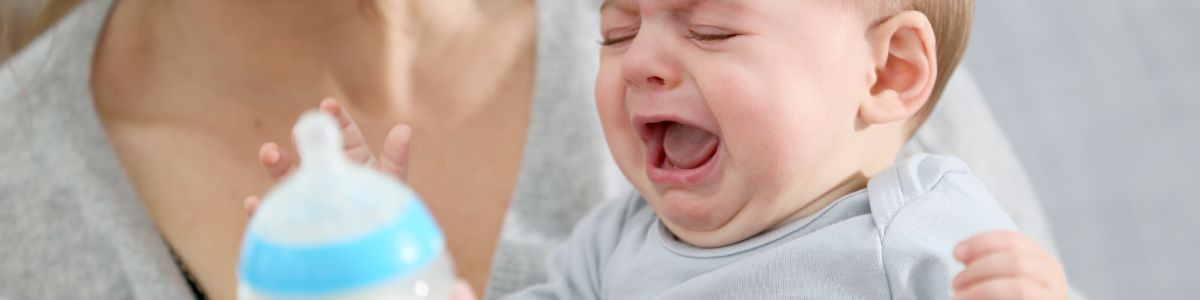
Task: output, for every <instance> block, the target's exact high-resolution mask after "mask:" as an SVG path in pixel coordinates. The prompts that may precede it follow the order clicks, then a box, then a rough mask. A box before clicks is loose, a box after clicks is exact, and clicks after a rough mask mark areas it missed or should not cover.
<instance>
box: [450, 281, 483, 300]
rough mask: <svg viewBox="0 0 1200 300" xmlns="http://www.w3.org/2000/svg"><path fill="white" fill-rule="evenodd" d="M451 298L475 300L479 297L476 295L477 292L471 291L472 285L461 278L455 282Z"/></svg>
mask: <svg viewBox="0 0 1200 300" xmlns="http://www.w3.org/2000/svg"><path fill="white" fill-rule="evenodd" d="M450 299H454V300H475V299H479V297H475V292H474V291H471V286H470V285H467V283H466V282H463V281H461V280H460V281H458V283H455V284H454V292H453V294H451V295H450Z"/></svg>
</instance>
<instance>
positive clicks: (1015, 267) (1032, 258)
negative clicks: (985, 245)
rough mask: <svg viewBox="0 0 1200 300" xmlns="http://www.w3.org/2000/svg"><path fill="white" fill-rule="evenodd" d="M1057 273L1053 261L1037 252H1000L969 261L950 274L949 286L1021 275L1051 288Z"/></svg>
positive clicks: (973, 283)
mask: <svg viewBox="0 0 1200 300" xmlns="http://www.w3.org/2000/svg"><path fill="white" fill-rule="evenodd" d="M1058 276H1060V275H1059V272H1058V267H1057V264H1056V263H1055V262H1054V261H1052V260H1048V259H1046V257H1045V256H1043V255H1042V254H1041V253H1035V252H1011V251H1002V252H995V253H992V254H990V255H987V256H984V257H981V258H979V259H976V260H975V261H972V262H971V264H969V265H967V267H966V268H965V269H963V271H962V273H959V274H958V275H957V276H955V277H954V282H953V286H954V289H955V290H962V289H963V288H966V287H969V286H972V285H975V284H977V283H979V282H983V281H987V280H993V279H999V278H1024V279H1029V280H1030V281H1033V282H1035V283H1037V284H1040V285H1042V287H1045V288H1047V289H1053V288H1054V286H1055V285H1056V284H1055V282H1056V280H1055V279H1056V278H1057V277H1058Z"/></svg>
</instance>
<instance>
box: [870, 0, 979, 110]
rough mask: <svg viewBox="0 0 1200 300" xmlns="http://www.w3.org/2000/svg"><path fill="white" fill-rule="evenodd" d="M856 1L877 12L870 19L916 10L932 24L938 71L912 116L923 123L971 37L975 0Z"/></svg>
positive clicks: (944, 87) (883, 18) (935, 103)
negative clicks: (918, 107)
mask: <svg viewBox="0 0 1200 300" xmlns="http://www.w3.org/2000/svg"><path fill="white" fill-rule="evenodd" d="M855 1H856V2H858V4H859V5H861V6H864V7H869V9H868V11H871V12H874V13H876V14H877V15H876V16H874V19H876V20H879V22H882V21H883V20H886V19H887V18H890V17H892V16H894V15H896V14H898V13H901V12H905V11H918V12H921V13H922V14H925V17H926V18H929V23H931V24H933V34H934V38H935V39H937V63H938V70H937V71H938V75H937V79H936V80H935V81H934V85H933V91H932V93H930V94H929V101H928V102H927V103H926V104H925V107H923V108H921V111H920V112H918V113H917V115H916V116H915V118H914V119H915V120H916V122H917V124H920V123H923V122H924V121H925V118H927V117H929V114H930V113H931V112H932V111H933V108H934V106H936V105H937V102H938V99H940V98H941V97H942V92H943V91H944V90H945V89H946V83H947V82H948V81H950V76H951V75H954V70H955V69H956V68H957V67H958V64H959V62H960V61H962V57H963V53H965V52H966V50H967V41H968V40H969V39H970V37H971V23H972V21H973V19H974V17H975V0H882V1H881V0H855Z"/></svg>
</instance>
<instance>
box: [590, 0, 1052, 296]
mask: <svg viewBox="0 0 1200 300" xmlns="http://www.w3.org/2000/svg"><path fill="white" fill-rule="evenodd" d="M856 7H857V6H855V5H848V4H847V3H842V2H838V1H770V0H743V1H720V0H710V1H705V0H699V1H653V0H612V1H606V2H605V4H604V6H603V9H602V12H601V14H602V18H601V23H602V24H601V27H602V28H601V33H602V35H603V37H604V39H605V42H604V44H605V46H604V49H603V50H602V52H601V65H600V72H599V75H598V76H597V79H596V100H597V106H598V108H599V111H600V116H601V122H602V125H603V126H604V129H605V136H606V138H607V140H608V144H609V146H610V148H611V151H612V153H613V156H614V157H615V159H616V161H617V163H618V165H619V166H620V168H621V170H622V172H623V173H624V174H625V176H626V177H628V178H629V180H630V181H632V182H633V184H634V186H635V187H637V189H638V190H639V191H640V192H641V193H642V195H643V196H644V197H645V198H646V200H647V201H648V203H649V204H650V205H651V206H653V207H654V209H655V211H656V212H657V213H658V214H659V216H660V218H661V220H663V222H664V224H665V225H666V226H667V228H669V229H670V230H671V232H672V233H674V234H675V236H676V237H677V238H679V239H680V240H682V241H684V242H687V243H690V244H693V245H696V246H699V247H720V246H725V245H729V244H732V243H736V242H738V241H741V240H743V239H746V238H748V237H751V236H753V235H754V234H757V233H759V232H762V231H765V230H769V229H771V228H773V227H775V226H779V225H781V224H784V223H787V222H788V221H790V220H794V219H797V218H800V217H803V216H807V215H809V214H811V213H813V212H815V211H818V210H820V209H821V208H823V207H825V206H826V205H828V204H829V203H831V202H832V201H834V200H836V199H837V198H839V197H841V196H843V195H845V194H847V193H849V192H851V191H854V190H857V189H860V188H862V187H864V186H865V183H866V180H867V179H868V178H870V177H871V176H872V175H874V174H876V173H877V172H879V171H880V170H882V169H883V168H885V167H886V166H888V165H890V164H891V162H892V160H893V159H894V158H895V156H896V155H897V153H898V151H899V149H900V147H901V146H902V145H903V143H904V142H905V141H906V140H907V139H908V137H909V134H910V132H911V131H912V130H913V129H914V128H915V126H917V125H918V124H917V121H915V120H914V119H915V118H914V116H915V115H916V114H917V113H918V111H920V110H921V108H922V107H923V106H924V105H925V104H926V102H927V99H928V98H929V95H930V94H931V93H932V89H933V86H934V84H935V80H936V78H937V59H936V51H935V49H936V42H935V40H934V34H933V30H932V28H931V25H930V24H929V20H928V19H927V18H926V17H925V16H924V15H923V14H921V13H919V12H913V11H908V12H901V13H898V14H895V15H893V16H890V17H887V18H885V19H883V20H876V19H872V18H869V16H872V15H873V14H871V13H864V12H863V11H861V10H859V9H856ZM664 120H665V121H671V122H676V123H683V124H685V125H689V126H693V127H696V128H700V129H703V130H705V131H708V132H709V133H710V134H712V135H715V136H716V137H717V138H718V140H719V142H718V146H717V148H718V149H717V150H716V154H715V155H713V158H712V160H711V164H712V165H711V166H708V167H707V168H711V169H713V170H716V171H712V172H708V173H705V172H699V171H697V172H699V173H701V174H709V175H707V176H690V175H689V176H678V178H684V179H682V180H674V181H672V180H663V179H662V178H663V176H661V175H660V174H661V172H659V171H658V170H660V169H670V168H671V167H670V166H666V167H664V166H662V165H661V162H660V161H659V160H657V159H655V153H657V152H658V151H663V150H661V149H660V148H661V147H660V145H659V144H658V142H655V141H656V140H658V139H660V136H661V135H658V134H657V133H655V132H656V130H658V129H655V128H656V127H654V123H653V122H659V121H664ZM664 152H665V151H664ZM701 168H705V167H701ZM689 174H690V173H689ZM668 178H671V177H669V176H668ZM959 249H960V250H961V251H962V253H960V255H958V256H956V257H957V258H958V259H959V260H960V261H962V262H964V264H965V265H966V270H964V271H963V272H962V274H960V275H959V280H957V281H955V286H954V289H955V291H957V292H958V296H959V297H960V298H968V299H977V298H984V299H986V298H994V299H1009V298H1025V299H1062V298H1065V297H1066V296H1065V295H1066V293H1065V290H1066V288H1065V287H1066V279H1065V277H1064V276H1063V275H1062V274H1063V272H1062V268H1061V267H1060V266H1059V265H1058V263H1057V262H1056V261H1055V259H1054V258H1053V257H1052V256H1051V255H1049V254H1047V253H1046V252H1045V251H1044V250H1041V249H1040V248H1039V247H1038V246H1037V245H1036V244H1034V243H1033V242H1032V241H1031V240H1029V239H1028V238H1025V237H1024V236H1022V235H1020V234H1019V233H1012V232H999V233H987V234H982V235H980V236H977V237H975V238H972V239H970V240H967V241H964V242H963V243H962V244H960V245H959ZM962 249H967V250H962Z"/></svg>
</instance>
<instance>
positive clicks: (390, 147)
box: [244, 98, 412, 215]
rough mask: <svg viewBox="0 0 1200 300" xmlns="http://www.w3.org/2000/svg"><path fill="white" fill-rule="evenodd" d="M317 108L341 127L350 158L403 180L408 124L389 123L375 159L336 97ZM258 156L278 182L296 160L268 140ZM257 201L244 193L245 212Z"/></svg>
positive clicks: (253, 206)
mask: <svg viewBox="0 0 1200 300" xmlns="http://www.w3.org/2000/svg"><path fill="white" fill-rule="evenodd" d="M320 110H321V111H322V112H325V113H328V114H330V115H332V116H335V117H336V118H337V120H338V123H339V124H340V125H341V127H342V140H343V144H345V149H346V156H347V158H349V159H350V161H351V162H355V163H359V164H363V165H365V166H369V167H373V168H376V169H379V170H380V171H382V172H384V173H387V174H390V175H392V176H396V178H399V179H400V180H404V178H405V176H406V173H407V171H406V169H407V166H408V142H409V139H410V138H411V137H412V128H410V127H408V126H407V125H396V127H392V130H391V131H389V132H388V135H387V138H386V139H384V141H383V151H380V152H379V158H378V159H376V158H375V155H373V154H372V153H371V149H368V148H367V143H366V141H365V140H364V139H363V135H362V130H360V129H359V128H358V124H355V123H354V118H351V117H350V114H349V113H347V112H346V110H344V109H342V106H341V104H339V103H338V102H337V100H334V99H333V98H327V99H325V100H323V101H321V104H320ZM258 160H259V162H261V163H262V166H263V168H264V169H266V171H267V175H268V176H270V177H271V180H272V181H275V182H279V180H280V179H283V178H284V177H285V176H287V175H288V173H291V172H292V170H294V169H295V168H296V165H297V162H296V160H295V159H294V158H292V156H291V155H290V154H288V153H287V151H284V150H283V149H282V148H280V147H279V145H276V144H275V143H269V142H268V143H264V144H263V145H262V147H259V149H258ZM260 201H261V199H259V198H258V197H256V196H250V197H247V198H246V199H245V200H244V204H245V206H246V213H247V214H251V215H253V214H254V210H255V209H257V208H258V204H259V202H260Z"/></svg>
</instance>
